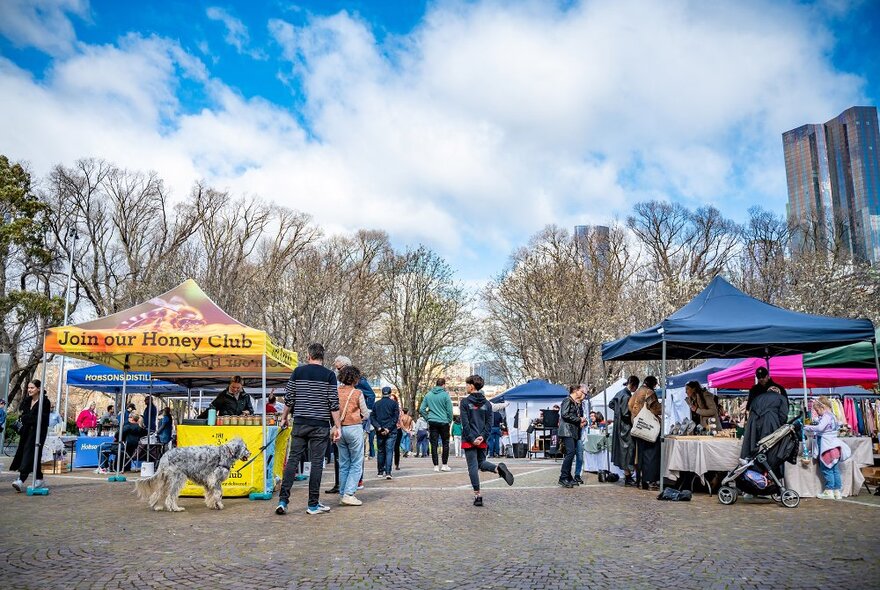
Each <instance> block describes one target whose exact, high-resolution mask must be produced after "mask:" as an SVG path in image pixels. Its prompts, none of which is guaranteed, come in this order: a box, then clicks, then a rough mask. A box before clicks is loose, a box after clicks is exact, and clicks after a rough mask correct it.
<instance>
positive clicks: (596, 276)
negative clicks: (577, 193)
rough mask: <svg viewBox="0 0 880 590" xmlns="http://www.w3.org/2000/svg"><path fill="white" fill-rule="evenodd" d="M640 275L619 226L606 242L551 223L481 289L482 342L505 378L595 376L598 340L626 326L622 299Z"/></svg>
mask: <svg viewBox="0 0 880 590" xmlns="http://www.w3.org/2000/svg"><path fill="white" fill-rule="evenodd" d="M637 270H638V267H637V265H636V261H635V258H634V256H633V255H632V254H631V252H630V248H629V244H628V241H627V237H626V233H625V232H624V230H623V228H621V227H620V226H617V225H615V226H613V227H612V228H611V230H610V232H609V236H608V239H607V242H606V241H605V240H604V239H603V240H597V239H588V240H585V241H576V240H574V239H573V238H572V236H570V235H569V234H568V232H566V231H565V230H562V229H559V228H557V227H554V226H551V227H548V228H546V229H545V230H543V231H542V232H540V233H539V234H537V235H536V236H535V237H534V238H532V240H531V241H530V243H529V245H528V246H527V247H526V248H522V249H520V250H518V251H517V252H516V253H515V254H514V255H513V258H512V260H511V263H510V266H509V268H508V270H507V271H506V272H505V273H504V274H502V275H501V276H500V277H499V278H498V279H496V280H495V281H493V282H492V283H490V285H489V286H488V287H487V289H486V290H485V291H484V292H483V302H484V304H485V307H486V312H487V319H486V328H485V330H484V331H483V333H484V336H483V341H484V344H485V345H486V347H487V348H488V349H489V351H491V353H492V355H493V356H494V357H496V358H497V359H498V361H499V364H500V366H501V368H502V371H503V372H504V373H505V375H506V377H507V379H508V381H509V382H518V381H520V380H523V379H528V378H543V379H547V380H549V381H552V382H555V383H585V382H588V381H590V380H593V379H595V377H596V376H597V373H596V371H597V368H598V366H599V363H600V354H599V353H600V346H601V344H602V342H603V341H604V340H605V339H608V338H610V337H612V336H613V335H615V334H616V332H617V330H619V328H620V324H621V323H622V322H624V321H626V316H627V314H628V312H629V308H627V307H626V306H625V305H624V301H625V300H624V298H623V296H624V294H625V293H626V291H627V289H626V287H627V285H628V284H629V283H630V281H631V280H632V278H633V276H634V274H635V272H636V271H637Z"/></svg>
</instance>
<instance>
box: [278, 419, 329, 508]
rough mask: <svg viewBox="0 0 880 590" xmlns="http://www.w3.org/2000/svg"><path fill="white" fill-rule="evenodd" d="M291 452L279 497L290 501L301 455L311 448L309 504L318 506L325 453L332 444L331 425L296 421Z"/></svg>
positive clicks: (285, 467) (284, 500)
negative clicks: (312, 424)
mask: <svg viewBox="0 0 880 590" xmlns="http://www.w3.org/2000/svg"><path fill="white" fill-rule="evenodd" d="M291 438H292V439H293V441H292V442H291V444H290V454H289V455H288V456H287V465H285V466H284V479H283V480H281V493H280V494H279V495H278V498H279V499H280V500H281V501H283V502H288V501H290V486H292V485H293V480H294V478H295V477H296V473H297V468H298V467H299V461H300V457H302V456H303V453H305V451H306V447H308V449H309V457H311V459H312V471H311V473H310V474H309V506H317V505H318V504H319V503H320V502H319V501H318V500H319V498H320V496H321V475H322V474H323V472H324V453H326V452H327V445H328V444H330V426H308V425H306V424H300V425H297V424H296V423H294V425H293V432H292V434H291Z"/></svg>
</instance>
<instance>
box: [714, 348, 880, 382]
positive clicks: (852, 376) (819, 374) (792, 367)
mask: <svg viewBox="0 0 880 590" xmlns="http://www.w3.org/2000/svg"><path fill="white" fill-rule="evenodd" d="M766 366H767V361H766V360H765V359H760V358H751V359H746V360H744V361H743V362H741V363H739V364H736V365H734V366H732V367H728V368H726V369H724V370H723V371H718V372H717V373H711V374H710V375H709V378H708V379H709V387H715V388H718V389H749V388H750V387H751V386H752V385H754V384H755V370H756V369H757V368H758V367H766ZM770 377H772V378H773V381H775V382H776V383H778V384H779V385H782V386H783V387H807V388H809V387H844V386H846V385H864V384H869V383H876V382H877V370H876V369H812V368H809V369H807V370H806V373H804V355H802V354H794V355H791V356H777V357H773V358H771V359H770Z"/></svg>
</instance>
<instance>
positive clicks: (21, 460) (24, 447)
mask: <svg viewBox="0 0 880 590" xmlns="http://www.w3.org/2000/svg"><path fill="white" fill-rule="evenodd" d="M27 392H28V395H27V396H25V398H24V399H23V400H21V405H20V406H19V408H18V409H19V411H20V412H21V415H20V418H21V431H20V432H19V435H20V437H21V438H20V439H19V442H18V449H17V450H16V451H15V457H14V458H13V459H12V465H10V466H9V469H10V471H18V479H17V480H15V481H14V482H12V487H14V488H15V490H16V491H18V492H20V491H22V490H23V489H24V487H25V485H24V483H25V482H26V481H27V478H28V476H29V475H30V474H31V470H32V469H33V468H34V443H35V442H36V440H37V416H38V414H39V409H40V405H39V402H38V399H39V400H41V402H42V404H43V415H42V420H41V422H42V424H41V426H40V454H41V455H42V452H43V445H44V444H46V436H47V435H48V434H49V411H50V410H49V398H47V397H46V392H45V390H43V388H42V384H41V383H40V381H39V380H38V379H34V380H33V381H31V382H30V383H28V387H27ZM40 459H42V457H40ZM40 463H41V461H37V476H36V479H35V480H34V487H35V488H39V487H42V486H43V470H42V469H41V468H40Z"/></svg>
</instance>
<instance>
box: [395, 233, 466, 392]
mask: <svg viewBox="0 0 880 590" xmlns="http://www.w3.org/2000/svg"><path fill="white" fill-rule="evenodd" d="M387 273H388V274H387V282H386V284H385V289H384V292H383V294H382V297H383V299H384V303H385V308H384V312H383V318H382V328H381V333H382V340H383V342H385V343H386V346H387V352H388V360H389V363H388V369H386V370H385V372H384V375H385V377H386V378H387V379H388V380H389V381H390V382H392V383H393V384H394V385H395V386H396V387H397V389H398V391H399V392H400V394H401V397H402V401H403V405H404V407H410V408H415V407H416V404H417V402H418V399H419V395H418V394H419V391H420V390H421V389H423V388H425V387H426V386H427V384H428V383H429V382H430V381H431V379H433V378H436V377H438V376H439V375H440V374H442V372H443V371H444V369H446V367H448V366H449V365H450V364H451V363H452V362H454V360H455V359H456V358H457V357H458V355H459V353H460V352H461V350H462V349H463V348H464V347H465V346H467V344H468V342H469V340H470V338H471V337H472V330H473V320H472V317H471V314H470V312H469V309H468V308H469V305H470V302H471V297H470V296H469V295H468V294H467V293H465V291H464V289H463V288H462V287H461V286H459V285H458V284H456V282H455V281H454V278H453V273H452V269H451V268H450V267H449V265H448V264H447V263H446V262H445V261H444V260H443V259H442V258H440V257H439V256H438V255H437V254H435V253H434V252H432V251H430V250H428V249H426V248H424V247H420V248H418V249H416V250H411V251H407V252H404V253H403V254H399V255H397V256H395V257H394V258H393V259H392V260H391V261H390V264H389V265H388V268H387Z"/></svg>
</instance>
